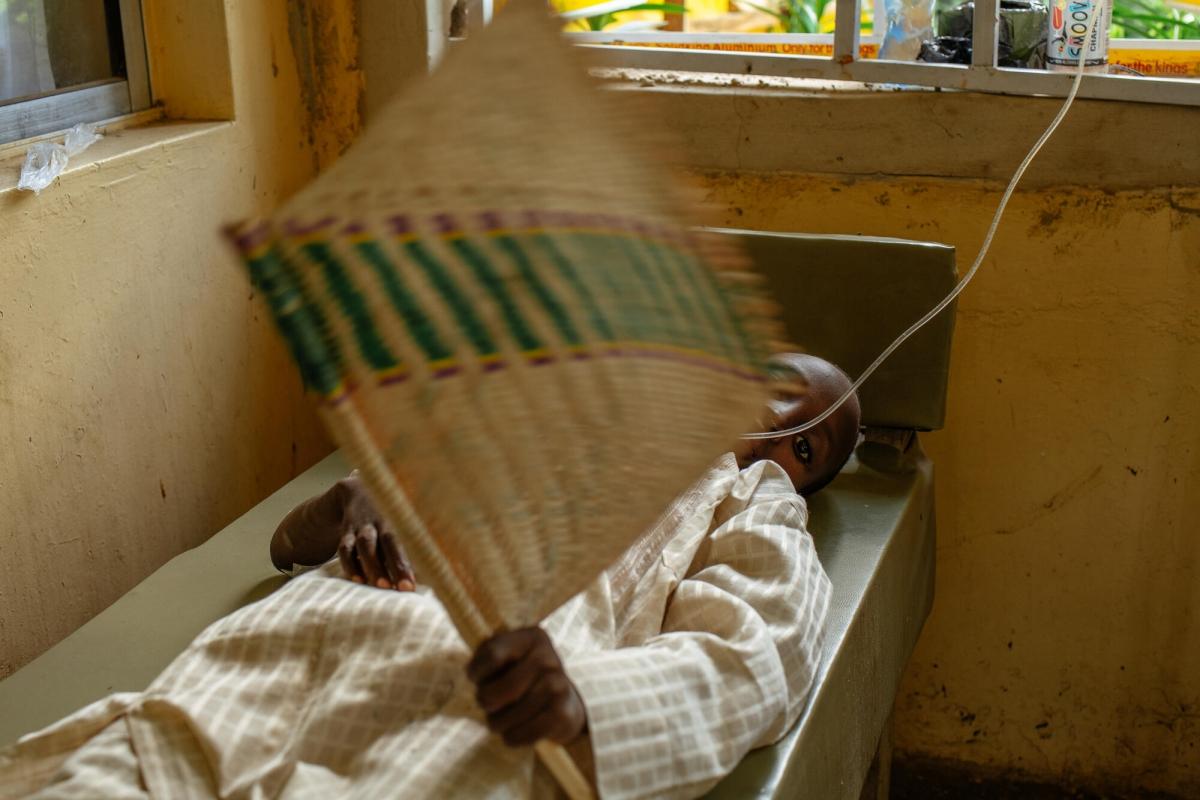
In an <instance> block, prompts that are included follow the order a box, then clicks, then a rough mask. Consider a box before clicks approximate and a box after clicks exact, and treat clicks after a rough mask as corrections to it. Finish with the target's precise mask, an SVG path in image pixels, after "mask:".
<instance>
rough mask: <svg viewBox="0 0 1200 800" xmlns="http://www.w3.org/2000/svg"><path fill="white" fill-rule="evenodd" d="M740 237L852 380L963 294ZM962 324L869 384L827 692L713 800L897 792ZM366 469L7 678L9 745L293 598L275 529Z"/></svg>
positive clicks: (170, 569) (806, 244)
mask: <svg viewBox="0 0 1200 800" xmlns="http://www.w3.org/2000/svg"><path fill="white" fill-rule="evenodd" d="M728 233H729V235H735V236H741V237H744V238H745V240H746V242H747V245H748V246H749V248H750V250H751V251H752V254H753V255H754V258H755V260H756V261H757V263H758V264H759V265H760V267H761V268H762V269H763V270H764V271H765V272H766V273H767V276H768V278H769V280H770V282H771V285H772V289H773V292H774V294H775V295H776V297H777V298H778V299H779V300H780V301H781V302H782V303H783V304H784V306H785V309H786V312H785V313H786V317H787V322H788V326H789V329H790V333H791V336H792V338H793V339H794V340H795V341H798V342H803V343H805V345H806V347H807V348H808V349H809V351H810V352H812V353H815V354H817V355H821V356H824V357H826V358H830V359H831V360H833V361H835V362H836V363H838V364H840V365H842V366H843V367H844V368H845V369H846V370H847V371H848V372H850V373H851V374H852V375H853V374H856V373H857V372H858V371H859V370H860V369H862V368H863V367H864V366H866V364H867V363H868V362H869V361H870V360H871V359H872V358H873V357H874V355H875V354H876V353H877V352H878V351H879V350H880V349H881V348H882V347H883V346H884V345H885V344H887V342H889V341H890V340H891V338H892V337H893V336H894V335H895V333H897V332H898V331H900V330H903V329H904V328H905V327H907V326H908V324H909V323H910V322H911V321H912V320H913V319H915V318H916V317H917V316H919V315H920V314H921V313H922V312H923V311H924V310H926V309H927V308H928V307H929V306H931V305H932V304H933V303H934V302H936V301H937V300H938V299H940V297H941V296H943V295H944V294H945V293H946V291H948V290H949V288H950V286H952V285H953V282H954V280H955V266H954V251H953V249H952V248H949V247H944V246H941V245H931V244H923V243H916V242H906V241H901V240H894V239H878V238H867V237H830V236H802V235H783V234H754V233H749V232H745V231H729V232H728ZM952 325H953V317H952V312H951V313H947V314H946V315H945V316H944V317H942V318H939V319H938V320H936V324H935V325H932V326H931V327H930V328H928V329H926V330H925V331H922V333H921V334H919V335H918V336H917V337H915V338H914V339H913V340H912V341H910V342H909V343H908V344H906V345H905V346H904V347H902V348H901V349H900V350H899V351H897V353H896V355H895V357H894V360H893V361H892V362H891V363H889V364H888V365H886V366H885V367H884V368H882V369H881V370H880V371H879V372H878V373H877V374H876V377H875V378H874V379H873V380H872V381H871V382H869V383H868V384H867V385H866V386H864V391H863V392H862V401H863V415H864V424H865V425H867V426H868V436H867V440H866V441H865V442H864V443H863V444H862V445H861V446H860V447H859V451H858V454H857V456H856V457H855V458H853V459H851V462H850V463H849V464H848V465H847V467H846V469H845V470H844V471H843V473H842V474H841V475H840V476H839V477H838V478H837V479H836V480H835V481H834V482H833V483H832V484H831V485H830V487H829V488H828V489H826V490H825V491H823V492H821V493H820V494H818V495H817V496H815V497H814V498H812V501H811V522H810V526H811V529H812V531H813V535H814V538H815V539H816V543H817V550H818V552H819V553H820V556H821V560H822V563H823V564H824V565H825V569H826V570H827V571H828V573H829V576H830V578H831V580H832V583H833V592H834V595H833V602H832V610H831V614H830V625H829V637H828V650H827V652H826V655H825V658H824V661H823V664H822V667H821V671H820V673H819V675H818V679H817V683H816V686H815V688H814V691H813V693H812V696H811V697H810V699H809V703H808V707H807V709H806V710H805V712H804V714H803V716H802V717H801V719H800V720H799V722H798V723H797V725H796V726H795V728H793V730H792V731H790V732H789V733H788V735H787V736H786V737H785V738H784V739H783V740H782V741H781V742H779V743H778V744H776V745H774V746H772V747H768V748H763V749H761V750H757V751H755V752H753V753H751V754H750V755H749V756H748V757H747V758H746V759H745V760H744V761H743V762H742V764H741V765H739V767H738V768H737V769H736V770H734V772H733V773H732V774H730V775H729V776H728V777H727V778H726V779H725V780H724V781H722V782H721V783H720V784H719V785H718V786H717V787H716V788H715V789H714V790H713V792H712V796H713V797H720V798H744V797H772V798H776V797H779V798H782V797H808V798H816V799H818V800H836V799H837V798H847V799H848V800H852V799H853V798H858V797H859V796H860V794H861V793H863V792H864V789H863V787H864V785H865V784H870V785H871V786H875V785H876V784H875V783H874V782H872V781H868V773H870V772H872V764H873V762H875V763H877V764H878V768H879V772H880V773H882V775H883V779H882V781H880V782H879V785H881V786H883V787H886V769H887V762H886V742H887V735H886V731H887V725H888V721H889V719H890V715H891V708H892V703H893V700H894V698H895V694H896V690H897V687H898V684H899V680H900V675H901V673H902V671H903V669H904V665H905V663H906V662H907V660H908V657H909V654H910V653H911V652H912V648H913V645H914V644H915V642H916V638H917V635H918V634H919V633H920V630H921V626H922V624H923V623H924V620H925V617H926V616H927V614H928V612H929V608H930V604H931V602H932V597H933V565H934V521H933V485H932V465H931V464H930V463H929V462H928V460H927V459H925V458H924V456H923V455H922V454H921V452H920V447H919V444H918V443H917V441H916V437H915V434H914V433H912V431H915V430H932V429H936V428H939V427H941V425H942V422H943V419H944V415H945V394H946V382H947V371H948V364H949V344H950V336H951V331H952ZM348 471H349V467H348V466H347V465H346V463H345V462H344V461H343V460H342V458H341V456H340V455H339V454H337V453H334V454H333V455H331V456H329V457H327V458H325V459H324V460H323V461H321V462H320V463H318V464H317V465H315V466H314V467H312V468H311V469H309V470H308V471H306V472H304V473H303V474H302V475H300V476H298V477H297V478H295V479H294V480H292V481H291V482H290V483H288V484H287V485H285V486H284V487H283V488H281V489H280V490H279V491H277V492H275V493H274V494H272V495H271V496H270V497H268V498H267V499H265V500H263V501H262V502H261V503H259V504H258V505H257V506H255V507H254V508H252V509H251V510H250V511H248V512H247V513H246V514H245V515H243V516H242V517H241V518H239V519H238V520H236V521H234V522H233V523H232V524H230V525H229V526H228V527H227V528H225V529H224V530H222V531H221V532H219V533H217V534H216V535H215V536H213V537H212V538H211V539H209V540H208V541H207V542H205V543H204V544H202V545H200V546H199V547H196V548H194V549H192V550H189V551H187V552H185V553H182V554H181V555H179V556H177V557H175V558H173V559H172V560H171V561H169V562H167V563H166V564H165V565H163V566H162V567H161V568H160V569H159V570H157V571H156V572H155V573H154V574H152V575H150V576H149V577H148V578H146V579H145V580H144V581H142V582H141V583H140V584H138V586H136V587H135V588H134V589H132V590H131V591H129V592H128V593H127V594H126V595H124V596H123V597H121V598H120V599H119V600H117V602H115V603H114V604H113V605H112V606H110V607H109V608H107V609H105V610H104V611H103V612H101V613H100V614H98V615H97V616H96V617H95V618H93V619H92V620H91V621H89V622H88V623H87V624H85V625H83V626H82V627H81V628H79V630H77V631H75V632H74V633H73V634H71V635H70V636H68V637H67V638H66V639H64V640H63V641H61V642H60V643H59V644H57V645H55V646H54V647H52V648H51V649H50V650H48V651H47V652H45V653H44V654H42V655H41V656H40V657H39V658H37V659H36V660H34V661H33V662H31V663H30V664H28V665H27V666H25V667H24V668H23V669H21V670H19V671H17V672H16V673H15V674H13V675H11V676H10V677H8V678H7V679H5V680H3V681H0V746H3V745H6V744H9V743H10V742H12V741H15V740H16V739H17V738H18V737H19V736H21V735H23V734H25V733H27V732H29V731H32V730H36V729H38V728H41V727H43V726H45V725H47V724H49V723H51V722H54V721H55V720H57V719H59V718H61V717H63V716H65V715H66V714H69V713H70V712H72V711H74V710H76V709H77V708H80V707H81V706H83V705H86V704H87V703H90V702H92V701H94V700H97V699H99V698H101V697H103V696H105V695H107V694H110V693H112V692H116V691H131V690H138V689H142V688H144V687H145V686H146V685H148V684H149V683H150V681H151V680H152V679H153V678H154V677H155V676H156V675H157V674H158V673H159V672H160V671H161V670H162V669H163V668H164V667H166V665H167V664H168V663H170V661H171V660H172V659H173V658H174V657H175V655H177V654H178V653H179V652H180V651H181V650H183V648H184V647H185V646H186V645H187V644H188V642H190V641H191V640H192V639H193V638H194V637H195V636H196V635H197V634H198V633H199V632H200V631H201V630H203V629H204V627H206V626H207V625H209V624H210V623H212V622H213V621H215V620H217V619H219V618H221V617H222V616H224V615H226V614H228V613H230V612H231V611H234V610H235V609H237V608H240V607H242V606H244V605H246V604H248V603H251V602H253V601H254V600H257V599H259V598H261V597H264V596H265V595H267V594H268V593H270V592H271V591H273V590H274V589H276V588H278V587H279V586H280V585H282V583H283V581H284V578H283V577H282V576H280V575H278V574H277V573H276V572H275V571H274V570H273V568H272V567H271V563H270V560H269V558H268V555H267V544H268V541H269V540H270V537H271V534H272V532H273V531H274V529H275V526H276V525H277V524H278V523H279V521H280V520H281V519H282V518H283V516H284V515H285V514H286V513H287V512H288V511H289V510H290V509H291V508H292V507H293V506H295V505H296V504H297V503H299V502H301V501H302V500H304V499H306V498H308V497H310V496H312V495H314V494H317V493H318V492H321V491H323V490H324V489H325V488H327V487H328V486H329V485H330V484H332V483H333V482H334V481H336V480H337V479H338V478H340V477H342V476H344V475H345V474H346V473H347V472H348ZM881 743H882V744H883V746H881ZM877 751H878V752H881V753H883V754H884V757H883V758H882V760H881V761H878V760H877V759H876V753H877Z"/></svg>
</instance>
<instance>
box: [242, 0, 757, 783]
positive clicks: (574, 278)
mask: <svg viewBox="0 0 1200 800" xmlns="http://www.w3.org/2000/svg"><path fill="white" fill-rule="evenodd" d="M553 27H554V26H553V25H552V24H551V23H550V22H549V21H548V20H547V19H546V14H545V9H544V6H542V4H540V3H537V2H532V1H531V2H522V3H513V4H510V5H509V7H508V8H507V9H505V11H504V12H503V13H502V14H501V15H499V18H498V19H497V21H496V22H495V23H494V24H493V25H492V26H491V28H489V29H488V30H487V31H486V32H485V33H484V34H482V35H481V36H479V37H477V38H476V39H473V40H472V41H470V42H468V43H466V44H464V45H462V46H461V50H460V51H458V52H455V53H452V54H451V56H450V58H449V59H447V62H446V63H445V65H444V66H443V67H442V68H441V69H440V70H439V71H438V72H436V73H435V74H434V75H433V76H431V77H430V78H428V79H426V80H424V81H421V82H419V83H417V84H416V85H414V86H412V87H411V89H410V91H409V92H408V93H407V94H403V95H402V96H401V97H399V98H398V99H397V100H396V101H395V102H394V103H392V104H391V105H390V106H389V107H388V108H386V109H384V110H383V111H382V112H381V113H380V114H379V115H378V116H377V118H376V119H374V120H373V121H372V124H371V126H370V127H369V128H368V130H367V131H366V132H365V133H364V135H363V136H362V138H361V139H360V141H359V142H358V143H357V144H356V145H355V146H354V147H352V148H351V149H350V150H349V151H348V152H347V153H346V154H345V155H344V156H343V157H342V158H341V159H340V160H339V161H338V162H337V163H336V164H335V165H334V166H333V167H332V168H331V169H330V170H328V171H327V172H326V173H325V174H324V175H322V176H321V177H320V178H318V179H317V180H315V181H314V182H313V183H312V185H310V186H309V187H308V188H306V189H305V190H303V191H302V192H300V193H299V194H298V195H297V196H296V197H295V198H294V199H292V200H291V201H290V202H288V203H287V204H286V205H285V206H284V207H283V208H282V209H281V210H280V211H279V212H278V213H276V214H275V215H274V216H273V217H272V218H270V219H269V220H265V221H263V220H257V221H251V222H246V223H243V224H240V225H238V226H235V227H234V228H233V229H231V236H232V238H233V240H234V241H235V242H236V244H237V246H238V248H239V249H240V252H241V254H242V256H243V259H244V261H245V263H246V265H247V267H248V268H249V272H250V275H251V278H252V280H253V283H254V285H255V286H256V287H257V288H258V289H259V290H260V291H261V293H262V294H263V295H264V297H265V299H266V302H267V303H268V304H269V306H270V308H271V311H272V312H273V315H274V319H275V321H276V323H277V325H278V328H279V330H280V332H281V333H282V335H283V337H284V339H285V340H286V342H287V344H288V346H289V347H290V349H291V352H292V355H293V356H294V358H295V360H296V362H297V363H298V365H299V367H300V371H301V373H302V375H303V378H304V381H305V383H306V385H307V387H308V388H309V390H310V391H311V393H312V394H314V395H315V396H316V397H317V399H318V401H319V406H320V410H321V414H322V417H323V419H324V421H325V423H326V425H327V426H328V428H329V430H330V432H331V433H332V435H333V437H334V439H335V440H336V441H337V443H338V444H339V445H341V447H342V448H343V450H344V452H345V454H346V456H347V458H348V459H349V461H350V462H351V463H353V464H354V465H355V466H357V467H358V468H359V470H360V471H361V473H362V476H363V478H364V479H365V480H366V481H367V483H368V485H369V487H370V488H371V491H372V493H373V495H374V497H375V499H376V501H377V503H378V504H379V505H380V506H381V510H382V511H383V512H384V513H385V514H387V515H388V517H389V518H390V519H391V521H392V522H393V523H394V524H395V525H396V529H397V531H398V533H399V534H400V535H401V537H402V539H403V541H404V544H405V547H406V550H407V552H408V554H409V556H410V558H411V560H412V562H413V566H414V569H415V571H416V574H417V576H418V579H419V580H421V581H423V582H425V583H427V584H428V585H430V586H432V587H433V589H434V591H435V592H436V593H437V594H438V596H439V597H440V599H441V600H442V602H443V603H444V605H445V606H446V608H447V611H448V612H449V614H450V616H451V618H452V619H453V620H454V623H455V625H456V626H457V627H458V629H459V631H460V632H461V633H462V635H463V638H464V639H465V640H466V641H467V643H468V644H469V645H470V646H472V647H474V646H475V645H477V644H479V643H480V642H481V641H483V640H484V639H485V638H487V637H488V636H489V635H491V634H492V633H493V632H495V631H497V630H501V629H512V628H517V627H521V626H526V625H532V624H536V623H538V622H539V621H540V620H542V619H543V618H544V617H545V616H546V615H547V614H548V613H549V612H550V611H552V610H553V609H554V608H556V607H557V606H559V605H561V604H562V603H563V602H564V601H566V600H567V599H568V598H570V597H571V596H572V595H574V594H576V593H577V592H579V591H580V590H582V589H583V588H584V587H585V586H586V585H587V584H588V583H589V582H590V581H592V580H593V579H594V578H595V577H596V576H597V575H598V574H599V573H600V572H601V571H602V570H603V569H605V568H606V567H607V566H608V565H610V564H611V563H612V562H613V561H614V560H615V559H616V558H617V556H619V555H620V553H621V552H622V551H623V550H625V549H626V548H627V547H628V546H629V545H630V544H632V543H633V542H634V541H635V540H636V538H637V537H638V536H639V534H641V533H642V532H643V531H644V530H645V529H647V528H648V527H649V526H650V525H651V524H652V523H653V522H654V520H655V518H656V517H657V516H658V515H659V514H660V512H662V510H663V509H664V507H665V506H666V505H667V504H668V503H669V502H670V500H671V499H672V497H674V496H675V495H676V494H677V493H678V492H680V491H682V490H683V489H684V488H686V487H687V485H688V484H689V483H691V482H692V481H693V480H695V479H696V478H697V477H698V476H699V475H700V474H701V472H702V471H703V469H704V468H705V466H706V465H708V464H709V463H710V462H711V461H712V460H713V459H714V458H715V457H717V456H718V455H720V454H721V453H722V452H724V451H725V450H727V449H728V448H729V447H730V446H731V445H732V444H733V443H734V441H735V440H736V437H737V435H738V434H739V433H741V432H743V431H745V430H747V429H749V428H750V427H751V426H752V425H753V420H754V419H755V418H756V417H757V415H758V412H759V411H760V410H761V408H762V407H763V403H764V401H765V399H766V390H765V386H766V384H765V362H766V356H767V350H768V348H767V346H766V344H765V343H766V341H767V337H768V336H769V335H771V334H772V333H773V331H774V330H775V329H776V323H775V321H774V319H773V317H772V316H771V315H770V313H769V309H767V308H766V307H765V305H764V304H762V302H761V301H760V300H758V298H757V297H756V295H755V289H754V287H755V285H756V284H755V281H754V278H755V276H754V275H752V274H750V273H749V272H748V271H747V270H746V268H745V264H744V263H743V261H741V260H740V257H739V255H738V254H737V253H736V252H732V251H730V250H728V249H723V248H724V247H726V246H724V245H721V244H718V243H715V242H714V241H713V240H710V239H707V238H704V237H702V236H701V235H699V234H695V233H692V232H690V231H689V230H688V229H687V228H686V227H683V226H682V225H681V220H680V219H679V218H678V214H679V212H680V210H681V209H683V208H684V207H685V204H684V203H683V201H682V200H681V197H682V194H681V193H680V192H679V191H677V190H676V189H675V187H673V186H672V184H671V181H670V180H669V176H668V175H667V174H665V171H664V169H663V168H662V167H661V165H660V163H659V162H658V161H657V160H656V158H655V157H653V156H651V155H647V153H648V152H650V151H649V150H648V149H646V148H645V147H644V145H645V143H646V140H647V139H648V138H654V137H648V136H647V134H646V133H645V131H647V130H653V129H654V128H655V127H656V125H657V123H656V122H655V121H653V120H648V119H646V118H645V117H644V116H642V115H641V114H638V113H636V112H635V111H634V109H633V108H632V107H631V105H630V104H629V103H628V102H625V103H622V104H619V105H610V103H611V102H612V101H611V100H610V98H608V97H604V96H602V93H599V92H596V91H595V90H594V87H593V85H592V82H591V79H590V78H589V77H588V76H587V75H586V72H585V71H584V69H583V67H582V65H581V64H580V63H579V62H578V58H579V57H578V56H577V55H576V53H575V52H574V51H573V50H572V48H570V47H569V46H568V45H566V44H565V43H563V42H562V41H561V39H560V37H559V36H558V34H557V33H556V32H555V31H554V30H553ZM552 750H555V748H551V747H547V746H546V743H542V744H541V745H539V753H540V754H542V755H543V758H547V759H549V760H550V761H553V760H554V759H555V758H556V756H554V755H552V753H551V751H552ZM557 752H558V754H559V756H565V753H564V752H563V751H561V749H557ZM566 766H567V767H569V766H571V765H570V764H569V761H568V762H567V765H566ZM552 769H554V770H555V774H556V776H559V779H560V781H563V780H564V778H563V777H562V775H561V773H560V770H561V769H565V767H564V766H563V765H562V764H561V763H560V764H558V766H552ZM564 788H568V790H569V791H572V793H575V791H576V790H578V791H579V793H581V794H582V793H583V792H586V784H585V785H584V786H583V787H582V788H580V787H574V788H571V787H567V786H564Z"/></svg>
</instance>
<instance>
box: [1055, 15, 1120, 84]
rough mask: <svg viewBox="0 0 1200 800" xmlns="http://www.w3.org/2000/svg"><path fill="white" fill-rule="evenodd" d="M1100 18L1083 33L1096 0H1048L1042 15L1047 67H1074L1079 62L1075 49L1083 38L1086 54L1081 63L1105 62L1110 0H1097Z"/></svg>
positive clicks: (1087, 64)
mask: <svg viewBox="0 0 1200 800" xmlns="http://www.w3.org/2000/svg"><path fill="white" fill-rule="evenodd" d="M1098 2H1099V3H1100V4H1101V9H1100V14H1101V18H1100V20H1099V21H1097V22H1096V27H1095V30H1093V31H1092V35H1091V36H1090V37H1089V36H1088V35H1087V31H1088V24H1089V23H1090V22H1091V20H1092V14H1093V13H1095V8H1096V4H1097V0H1051V2H1050V13H1049V14H1047V15H1046V18H1047V20H1048V24H1049V27H1050V35H1049V38H1048V41H1047V43H1046V64H1047V65H1048V66H1049V67H1050V68H1052V69H1053V68H1059V69H1061V68H1063V67H1067V68H1075V67H1077V66H1079V53H1080V51H1081V50H1082V49H1084V47H1085V46H1084V39H1085V38H1086V39H1087V45H1086V50H1087V55H1086V59H1087V60H1086V61H1084V65H1085V66H1088V67H1100V66H1104V65H1105V64H1107V63H1108V28H1109V22H1110V21H1111V19H1112V3H1111V2H1110V0H1098Z"/></svg>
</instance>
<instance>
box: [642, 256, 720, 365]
mask: <svg viewBox="0 0 1200 800" xmlns="http://www.w3.org/2000/svg"><path fill="white" fill-rule="evenodd" d="M645 249H646V251H647V252H648V253H649V254H650V261H651V263H652V264H653V266H654V269H655V271H656V272H657V274H658V278H659V280H660V281H662V282H663V283H664V284H665V285H666V287H667V294H668V295H669V296H670V297H671V298H672V299H673V300H674V301H675V304H676V305H677V306H678V307H679V310H680V311H681V312H682V315H683V317H684V318H685V319H686V320H687V324H688V329H689V331H691V338H692V346H693V347H696V348H704V349H707V348H710V347H711V345H712V343H714V342H715V341H717V339H716V337H715V331H712V330H710V329H709V328H708V326H705V325H703V324H701V320H700V319H699V317H698V316H697V314H696V307H695V306H694V305H692V301H691V300H690V299H688V291H687V289H686V288H685V287H684V286H683V285H682V282H683V281H686V278H685V277H684V276H681V275H680V272H681V271H684V270H683V268H682V267H680V266H679V265H671V264H670V263H668V261H667V256H666V255H664V253H663V247H662V245H660V244H659V243H658V242H656V241H654V240H653V239H647V240H646V241H645Z"/></svg>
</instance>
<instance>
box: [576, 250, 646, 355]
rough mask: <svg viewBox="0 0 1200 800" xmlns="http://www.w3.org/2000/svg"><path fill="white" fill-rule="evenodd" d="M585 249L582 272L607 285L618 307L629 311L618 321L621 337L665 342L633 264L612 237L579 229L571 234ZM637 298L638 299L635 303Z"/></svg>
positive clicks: (618, 318)
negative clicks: (658, 332) (634, 271)
mask: <svg viewBox="0 0 1200 800" xmlns="http://www.w3.org/2000/svg"><path fill="white" fill-rule="evenodd" d="M570 236H571V239H572V241H574V242H576V243H577V244H578V245H579V247H580V250H581V251H582V252H583V257H584V261H585V268H584V269H583V270H582V274H584V275H586V278H587V279H589V280H590V279H593V278H595V277H596V276H598V277H599V279H600V281H601V282H602V283H603V284H604V287H605V290H606V292H607V294H608V296H609V297H611V298H612V302H613V304H614V306H615V307H617V308H624V309H625V313H624V314H622V315H621V316H619V317H617V318H616V319H615V320H614V322H615V324H617V325H619V326H620V328H621V330H620V336H621V338H623V339H632V340H636V341H645V342H649V341H655V340H657V341H663V337H661V336H659V335H657V331H656V328H657V327H658V326H657V325H655V324H654V320H653V319H651V318H649V316H648V315H647V313H646V312H647V311H648V310H649V303H648V302H646V300H645V298H644V295H643V291H642V287H641V285H640V284H639V283H638V282H637V281H635V280H633V276H632V271H631V269H630V267H631V265H630V264H629V262H628V260H627V259H625V258H624V257H623V255H624V254H623V253H621V252H620V250H619V248H618V247H617V246H616V243H615V242H614V241H613V240H612V237H610V236H608V235H606V234H599V233H584V232H578V233H573V234H570ZM634 298H637V300H638V302H634Z"/></svg>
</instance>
